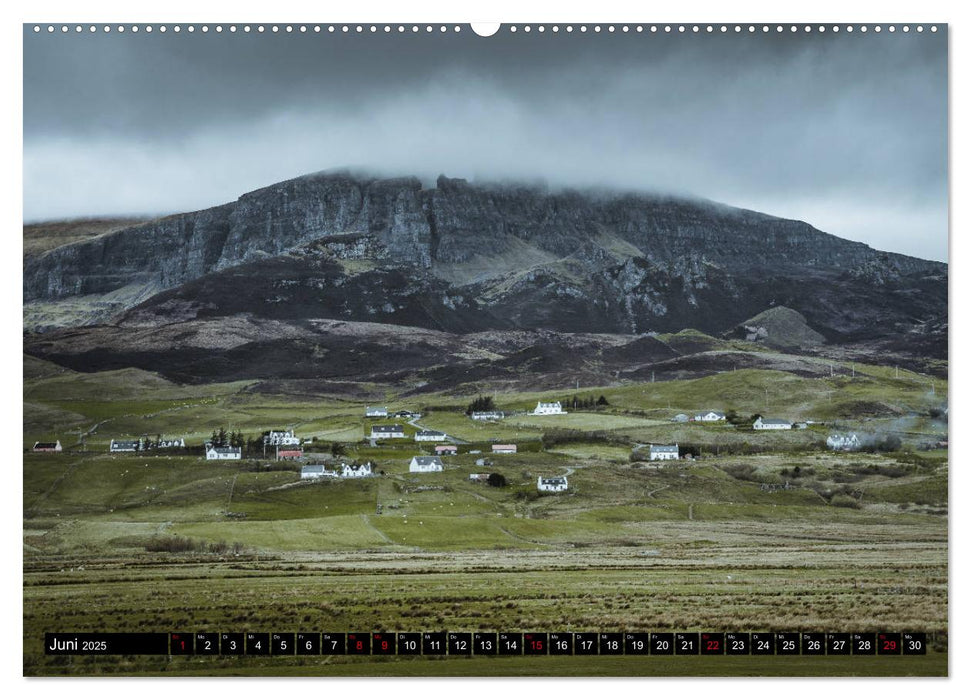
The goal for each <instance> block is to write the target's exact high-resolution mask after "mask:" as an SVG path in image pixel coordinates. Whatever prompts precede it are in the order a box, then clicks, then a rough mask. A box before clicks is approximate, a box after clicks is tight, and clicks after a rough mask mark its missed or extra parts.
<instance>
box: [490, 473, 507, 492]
mask: <svg viewBox="0 0 971 700" xmlns="http://www.w3.org/2000/svg"><path fill="white" fill-rule="evenodd" d="M486 483H487V484H489V486H495V487H496V488H500V489H501V488H502V487H503V486H505V485H506V477H504V476H503V475H502V474H498V473H493V474H490V475H489V477H488V478H487V479H486Z"/></svg>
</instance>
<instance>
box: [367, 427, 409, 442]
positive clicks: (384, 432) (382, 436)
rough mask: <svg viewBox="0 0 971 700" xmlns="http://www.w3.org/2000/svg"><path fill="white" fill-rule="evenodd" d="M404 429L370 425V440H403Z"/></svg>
mask: <svg viewBox="0 0 971 700" xmlns="http://www.w3.org/2000/svg"><path fill="white" fill-rule="evenodd" d="M404 436H405V429H404V428H403V427H401V426H400V425H372V426H371V439H372V440H388V439H392V438H403V437H404Z"/></svg>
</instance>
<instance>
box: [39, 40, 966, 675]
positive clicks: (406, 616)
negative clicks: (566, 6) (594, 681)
mask: <svg viewBox="0 0 971 700" xmlns="http://www.w3.org/2000/svg"><path fill="white" fill-rule="evenodd" d="M23 39H24V224H23V246H24V251H23V387H24V388H23V416H24V417H23V562H24V563H23V611H24V612H23V615H24V619H23V645H24V646H23V649H24V652H23V670H24V675H27V676H54V675H68V676H82V675H83V676H108V675H112V676H114V675H174V676H181V675H213V676H215V675H230V674H246V675H262V676H278V675H286V676H294V675H296V676H317V675H329V676H564V675H577V676H807V675H808V676H946V675H947V674H948V508H949V505H948V468H949V460H948V257H947V255H948V158H947V148H948V143H947V130H948V124H947V101H948V92H947V80H948V77H947V51H948V32H947V26H946V25H931V24H923V25H921V24H910V25H901V24H898V25H882V26H880V25H852V26H850V25H826V26H815V25H814V26H813V27H803V26H802V25H799V26H790V25H778V26H777V25H764V26H763V25H754V26H750V25H739V26H736V25H724V26H723V25H713V26H707V25H700V26H698V27H695V26H692V25H688V26H680V27H679V26H678V25H650V24H644V25H634V24H631V25H621V24H617V25H608V24H603V25H594V24H583V25H581V24H577V25H567V24H560V25H554V24H548V25H502V26H501V27H500V28H499V30H498V31H497V32H495V33H494V34H493V35H492V36H480V35H478V34H477V33H476V32H475V31H473V29H472V28H471V27H469V26H468V25H446V26H441V25H397V24H395V25H383V24H382V25H373V26H372V25H369V24H366V25H347V26H345V25H327V24H323V25H269V24H268V25H255V24H254V25H243V24H238V25H233V24H222V25H216V24H212V25H201V24H195V25H190V24H182V25H177V24H167V25H151V26H149V25H96V26H92V25H73V24H72V25H64V26H61V25H53V26H50V27H49V26H48V25H33V24H28V25H25V26H24V28H23ZM80 633H89V634H95V635H97V634H111V633H130V634H131V633H138V634H144V635H148V636H147V637H145V639H149V637H151V639H154V640H156V641H158V643H159V644H161V645H162V646H161V647H151V648H152V649H155V651H154V652H151V653H149V652H141V651H131V650H128V651H116V652H115V653H110V652H111V651H112V648H109V649H107V651H108V652H109V653H100V654H99V653H91V654H88V653H82V652H83V651H85V650H81V651H78V650H76V649H74V648H73V647H71V646H70V644H71V640H72V639H75V638H77V635H79V634H80ZM45 635H46V636H45ZM54 637H58V639H54ZM159 640H160V641H159ZM151 643H152V644H154V643H155V642H154V641H153V642H151ZM61 644H65V645H66V646H59V645H61ZM145 644H150V642H149V641H146V642H145ZM186 644H187V645H188V647H186V646H185V645H186ZM146 648H148V647H146ZM159 648H160V649H161V651H159V650H158V649H159ZM118 649H121V647H118ZM88 651H90V650H88ZM95 651H97V649H95ZM101 651H106V650H105V649H102V650H101ZM187 652H188V653H187Z"/></svg>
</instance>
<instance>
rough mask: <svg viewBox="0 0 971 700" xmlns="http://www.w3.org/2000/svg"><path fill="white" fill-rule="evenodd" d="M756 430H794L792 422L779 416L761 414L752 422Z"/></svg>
mask: <svg viewBox="0 0 971 700" xmlns="http://www.w3.org/2000/svg"><path fill="white" fill-rule="evenodd" d="M752 427H753V428H754V429H755V430H792V423H790V422H789V421H787V420H781V419H779V418H763V417H762V416H759V417H758V418H756V419H755V422H754V423H752Z"/></svg>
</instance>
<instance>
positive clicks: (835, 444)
mask: <svg viewBox="0 0 971 700" xmlns="http://www.w3.org/2000/svg"><path fill="white" fill-rule="evenodd" d="M826 445H827V446H828V447H829V448H830V449H831V450H836V451H842V452H849V451H851V450H858V449H860V438H858V437H857V436H856V433H850V434H849V435H839V434H835V435H830V436H829V437H828V438H826Z"/></svg>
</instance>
